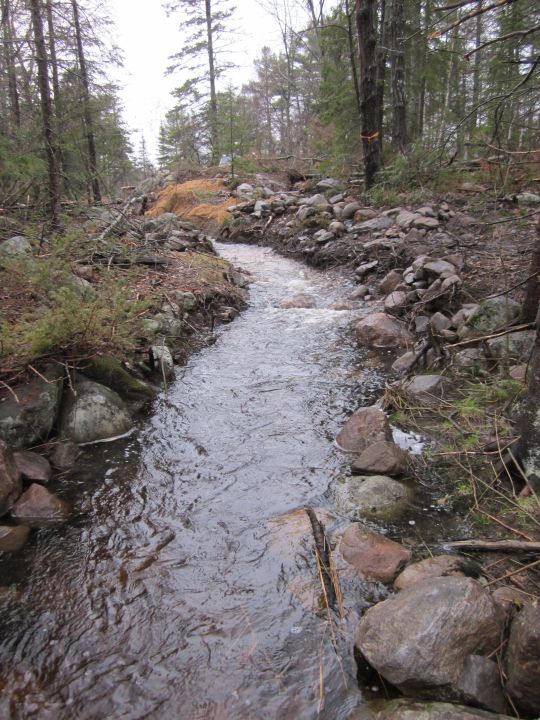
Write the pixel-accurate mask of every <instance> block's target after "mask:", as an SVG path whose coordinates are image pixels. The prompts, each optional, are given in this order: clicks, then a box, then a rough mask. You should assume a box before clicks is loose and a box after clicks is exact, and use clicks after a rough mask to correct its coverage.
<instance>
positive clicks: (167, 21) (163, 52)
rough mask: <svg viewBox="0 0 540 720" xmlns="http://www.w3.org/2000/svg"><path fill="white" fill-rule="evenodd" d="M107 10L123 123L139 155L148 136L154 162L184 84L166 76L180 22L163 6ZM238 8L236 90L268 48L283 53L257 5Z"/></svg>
mask: <svg viewBox="0 0 540 720" xmlns="http://www.w3.org/2000/svg"><path fill="white" fill-rule="evenodd" d="M108 4H109V7H110V10H111V15H112V19H113V21H114V23H115V31H114V39H115V42H116V44H117V45H118V46H119V47H120V49H121V50H122V51H123V55H124V64H123V68H122V69H119V70H118V71H117V80H118V82H119V85H120V97H121V100H122V103H123V106H124V119H125V122H126V124H127V126H128V127H129V128H130V129H131V130H132V131H134V132H133V134H132V141H133V144H134V146H135V149H138V148H139V146H140V141H141V134H144V138H145V142H146V147H147V150H148V153H149V155H150V157H151V158H152V159H154V160H155V157H156V150H157V135H158V131H159V124H160V120H161V119H162V118H163V117H164V115H165V113H166V112H167V110H169V109H170V108H171V107H172V105H173V99H172V97H171V95H170V93H171V91H172V90H173V89H174V88H175V87H178V86H179V85H181V84H182V82H183V79H182V76H181V75H180V74H176V75H170V76H165V70H166V68H167V66H168V65H169V60H168V58H169V56H170V55H172V54H174V53H175V52H178V48H179V43H180V42H181V35H180V32H179V25H180V22H181V16H180V14H179V13H177V14H175V15H174V16H171V17H167V14H166V12H165V10H164V9H163V7H162V3H161V0H109V3H108ZM235 5H236V12H235V15H234V22H233V23H232V26H233V27H234V29H235V33H234V35H233V36H232V38H231V47H232V49H233V51H234V55H233V57H232V61H233V62H234V64H235V65H236V66H237V67H236V68H235V69H234V70H232V71H231V72H230V81H231V82H232V84H233V86H237V87H238V86H240V85H242V83H245V82H246V81H247V80H249V78H250V77H251V76H252V68H253V61H254V60H255V58H256V57H257V56H258V55H259V54H260V50H261V48H262V47H263V46H264V45H269V46H270V47H272V48H274V49H278V48H279V29H278V26H277V24H276V22H275V20H274V19H273V18H272V17H271V16H270V15H269V14H267V13H266V12H265V11H264V10H263V9H262V8H261V7H260V6H259V5H258V3H257V2H256V0H236V3H235ZM184 79H185V78H184Z"/></svg>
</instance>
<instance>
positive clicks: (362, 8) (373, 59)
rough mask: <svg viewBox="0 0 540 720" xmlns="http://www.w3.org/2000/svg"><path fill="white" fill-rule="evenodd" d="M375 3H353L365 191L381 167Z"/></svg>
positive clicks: (362, 0)
mask: <svg viewBox="0 0 540 720" xmlns="http://www.w3.org/2000/svg"><path fill="white" fill-rule="evenodd" d="M376 6H377V3H376V0H356V24H357V28H358V47H359V59H360V90H361V97H362V104H361V107H362V145H363V150H364V174H365V181H366V189H369V188H370V187H372V186H373V184H374V182H375V176H376V175H377V172H378V171H379V170H380V168H381V146H380V132H381V127H380V115H379V94H378V92H377V34H376V17H377V13H376Z"/></svg>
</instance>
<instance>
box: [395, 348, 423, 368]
mask: <svg viewBox="0 0 540 720" xmlns="http://www.w3.org/2000/svg"><path fill="white" fill-rule="evenodd" d="M416 359H417V353H415V352H414V351H412V350H409V351H408V352H406V353H404V354H403V355H400V356H399V357H398V358H397V360H394V362H393V363H392V370H393V371H394V372H397V373H407V372H409V370H410V369H411V368H412V367H413V365H414V364H415V362H416Z"/></svg>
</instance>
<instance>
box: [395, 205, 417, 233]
mask: <svg viewBox="0 0 540 720" xmlns="http://www.w3.org/2000/svg"><path fill="white" fill-rule="evenodd" d="M417 219H418V215H417V214H416V213H413V212H410V211H409V210H401V212H399V213H398V214H397V216H396V225H397V226H398V227H399V228H401V229H402V230H409V228H411V227H412V224H413V222H414V221H415V220H417Z"/></svg>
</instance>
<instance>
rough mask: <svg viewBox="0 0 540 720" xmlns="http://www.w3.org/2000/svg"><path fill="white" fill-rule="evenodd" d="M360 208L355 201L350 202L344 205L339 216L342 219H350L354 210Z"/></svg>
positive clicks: (354, 212) (353, 214)
mask: <svg viewBox="0 0 540 720" xmlns="http://www.w3.org/2000/svg"><path fill="white" fill-rule="evenodd" d="M358 210H360V204H359V203H357V202H350V203H347V204H346V205H345V207H344V208H343V210H342V211H341V217H342V218H343V220H350V219H351V218H353V217H354V216H355V214H356V212H357V211H358Z"/></svg>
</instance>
